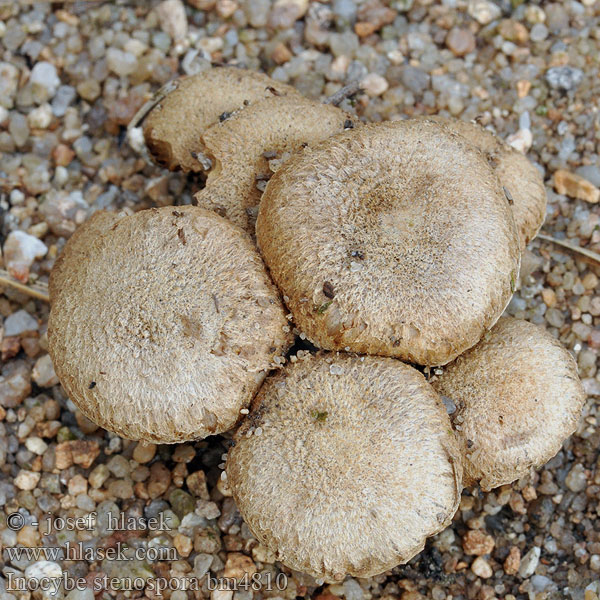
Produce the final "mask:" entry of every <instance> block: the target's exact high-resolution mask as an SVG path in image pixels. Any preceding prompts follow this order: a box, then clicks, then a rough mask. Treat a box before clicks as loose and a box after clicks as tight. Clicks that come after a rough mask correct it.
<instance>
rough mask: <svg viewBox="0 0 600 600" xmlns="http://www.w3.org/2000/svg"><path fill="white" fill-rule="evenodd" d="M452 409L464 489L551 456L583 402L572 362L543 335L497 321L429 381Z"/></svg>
mask: <svg viewBox="0 0 600 600" xmlns="http://www.w3.org/2000/svg"><path fill="white" fill-rule="evenodd" d="M432 383H433V386H434V387H435V389H436V390H437V391H438V392H439V393H440V394H442V395H443V396H446V397H447V398H449V399H450V401H451V402H452V403H453V404H454V405H455V406H456V408H457V409H456V411H455V412H454V413H453V414H452V415H451V417H452V421H453V425H454V428H455V430H456V435H457V437H458V439H459V441H460V444H461V448H462V452H463V455H464V457H465V459H464V467H465V473H464V476H465V482H464V483H465V485H466V486H471V485H473V484H474V483H476V482H477V481H479V482H480V485H481V488H482V489H483V490H484V491H487V490H490V489H492V488H495V487H498V486H500V485H504V484H507V483H511V482H512V481H514V480H515V479H518V478H520V477H522V476H523V475H525V474H526V473H527V472H528V470H529V469H530V467H532V466H533V467H539V466H541V465H543V464H544V463H546V462H547V461H548V460H550V458H552V457H553V456H554V455H555V454H556V453H557V452H558V451H559V450H560V448H561V446H562V444H563V442H564V441H565V440H566V439H567V438H568V437H569V436H570V435H571V434H572V433H573V432H574V431H575V429H576V427H577V422H578V420H579V417H580V415H581V409H582V406H583V403H584V401H585V393H584V390H583V387H582V385H581V382H580V380H579V376H578V374H577V365H576V363H575V360H574V359H573V357H572V356H571V354H570V353H569V352H568V351H567V350H566V349H565V348H563V346H562V345H561V344H560V342H559V341H558V340H556V339H555V338H554V337H552V336H551V335H550V334H549V333H548V332H547V331H545V330H544V329H542V328H540V327H538V326H537V325H533V324H531V323H528V322H527V321H522V320H518V319H514V318H512V317H503V318H501V319H500V320H499V321H498V323H497V324H496V325H495V327H494V328H493V329H492V330H491V331H490V332H488V333H487V334H486V335H485V336H484V338H483V339H482V340H481V342H479V344H477V346H475V347H474V348H472V349H471V350H469V351H468V352H466V353H465V354H463V355H462V356H460V357H459V358H457V359H456V361H454V362H453V363H451V364H450V365H448V366H447V367H445V368H444V372H443V374H442V375H441V376H439V377H436V378H435V379H434V380H432Z"/></svg>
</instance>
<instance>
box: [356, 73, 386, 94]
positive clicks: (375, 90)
mask: <svg viewBox="0 0 600 600" xmlns="http://www.w3.org/2000/svg"><path fill="white" fill-rule="evenodd" d="M360 87H361V88H362V89H363V90H364V91H365V93H366V94H367V96H369V97H370V98H376V97H377V96H381V94H383V93H384V92H386V91H387V89H388V87H390V86H389V83H388V82H387V80H386V79H385V78H384V77H382V76H381V75H378V74H377V73H369V74H368V75H367V76H366V77H365V78H364V79H363V80H362V81H361V82H360Z"/></svg>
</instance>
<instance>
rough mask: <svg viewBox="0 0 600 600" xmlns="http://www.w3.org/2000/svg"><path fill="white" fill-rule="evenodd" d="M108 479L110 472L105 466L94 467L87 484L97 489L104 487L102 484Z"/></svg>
mask: <svg viewBox="0 0 600 600" xmlns="http://www.w3.org/2000/svg"><path fill="white" fill-rule="evenodd" d="M109 477H110V471H109V470H108V467H107V466H106V465H105V464H100V465H97V466H96V467H94V468H93V469H92V471H91V473H90V474H89V477H88V482H89V484H90V485H91V486H92V487H93V488H94V489H98V488H101V487H102V486H103V485H104V482H105V481H106V480H107V479H108V478H109Z"/></svg>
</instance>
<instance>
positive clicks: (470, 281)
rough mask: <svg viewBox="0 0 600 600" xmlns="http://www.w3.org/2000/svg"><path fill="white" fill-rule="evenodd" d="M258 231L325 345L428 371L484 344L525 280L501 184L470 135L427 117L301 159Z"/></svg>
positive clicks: (376, 128)
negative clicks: (424, 367) (484, 337)
mask: <svg viewBox="0 0 600 600" xmlns="http://www.w3.org/2000/svg"><path fill="white" fill-rule="evenodd" d="M256 232H257V241H258V245H259V247H260V249H261V252H262V254H263V257H264V259H265V261H266V263H267V265H268V267H269V269H270V271H271V275H272V276H273V278H274V280H275V282H276V283H277V284H278V286H279V287H280V289H281V290H282V292H283V293H284V294H285V295H286V296H287V297H288V298H289V300H286V302H287V304H288V306H289V308H290V310H291V311H292V313H293V315H294V318H295V322H296V324H297V326H298V328H299V329H300V330H301V331H303V332H304V333H305V334H306V336H307V337H308V338H309V339H310V340H311V341H312V342H313V343H315V344H316V345H318V346H320V347H321V348H325V349H329V350H344V349H346V348H349V349H350V350H352V351H355V352H361V353H366V354H377V355H384V356H394V357H398V358H402V359H404V360H406V361H409V362H413V363H418V364H424V365H440V364H445V363H447V362H449V361H450V360H452V359H454V358H455V357H456V356H458V355H459V354H460V353H462V352H464V351H465V350H466V349H467V348H470V347H471V346H473V345H474V344H476V343H477V341H479V339H480V338H481V336H482V335H483V333H484V332H485V331H486V330H487V329H488V328H489V327H491V326H492V325H493V324H494V323H495V322H496V320H497V319H498V318H499V317H500V315H501V314H502V311H503V310H504V308H505V306H506V305H507V303H508V302H509V300H510V298H511V295H512V293H513V291H514V288H515V285H516V281H517V278H518V272H519V262H520V252H519V241H518V236H517V232H516V227H515V223H514V219H513V217H512V214H511V211H510V206H509V205H508V203H507V202H506V198H505V196H504V193H503V191H502V188H501V186H500V184H499V182H498V178H497V177H496V175H495V174H494V172H493V171H492V169H491V168H490V166H489V165H488V164H487V162H486V160H485V158H484V157H483V155H482V154H481V152H479V150H477V149H476V148H475V147H473V146H472V145H471V144H469V143H468V142H467V141H466V140H465V139H464V138H463V137H461V136H460V135H458V134H456V133H453V132H451V131H449V130H448V129H446V128H443V127H440V126H439V125H438V124H436V123H430V122H427V121H421V120H415V121H400V122H386V123H376V124H368V125H363V126H361V127H360V128H358V129H355V130H349V131H346V132H344V133H342V134H338V135H336V136H334V137H332V138H329V139H328V140H325V141H324V142H322V143H320V144H319V145H318V146H316V147H314V148H306V149H305V150H303V151H302V152H300V153H298V154H296V155H295V156H293V157H291V158H290V159H289V160H288V161H287V162H286V163H285V164H284V165H283V167H281V169H279V170H278V171H277V173H275V175H274V176H273V177H272V178H271V180H270V182H269V183H268V185H267V189H266V191H265V193H264V194H263V197H262V200H261V204H260V210H259V215H258V220H257V226H256Z"/></svg>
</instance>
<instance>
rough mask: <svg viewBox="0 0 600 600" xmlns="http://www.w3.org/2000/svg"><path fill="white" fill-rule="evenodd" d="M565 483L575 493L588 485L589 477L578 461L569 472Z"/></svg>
mask: <svg viewBox="0 0 600 600" xmlns="http://www.w3.org/2000/svg"><path fill="white" fill-rule="evenodd" d="M565 485H566V486H567V487H568V488H569V489H570V490H571V491H572V492H575V493H578V492H582V491H583V490H585V488H586V487H587V477H586V475H585V469H584V467H583V465H581V464H580V463H577V464H576V465H574V466H573V468H572V469H571V470H570V471H569V472H568V473H567V476H566V477H565Z"/></svg>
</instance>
